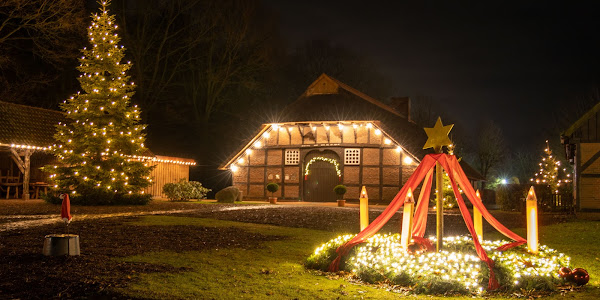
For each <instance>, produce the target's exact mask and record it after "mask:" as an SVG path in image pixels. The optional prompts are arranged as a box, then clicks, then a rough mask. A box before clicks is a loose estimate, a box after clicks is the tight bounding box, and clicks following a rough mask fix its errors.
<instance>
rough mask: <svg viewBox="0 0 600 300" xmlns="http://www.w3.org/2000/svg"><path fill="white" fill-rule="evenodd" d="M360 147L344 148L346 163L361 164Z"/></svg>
mask: <svg viewBox="0 0 600 300" xmlns="http://www.w3.org/2000/svg"><path fill="white" fill-rule="evenodd" d="M360 152H361V151H360V148H346V149H344V165H354V166H356V165H360Z"/></svg>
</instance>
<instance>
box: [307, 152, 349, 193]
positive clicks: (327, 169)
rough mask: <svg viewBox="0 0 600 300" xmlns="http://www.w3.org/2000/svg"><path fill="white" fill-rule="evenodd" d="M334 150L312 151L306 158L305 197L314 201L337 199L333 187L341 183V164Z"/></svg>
mask: <svg viewBox="0 0 600 300" xmlns="http://www.w3.org/2000/svg"><path fill="white" fill-rule="evenodd" d="M339 161H340V159H339V156H338V155H337V154H336V153H335V152H333V151H328V150H325V151H318V150H315V151H311V152H309V153H308V154H306V156H305V158H304V166H303V169H302V171H303V175H304V186H303V199H304V201H312V202H329V201H335V200H336V195H335V193H334V192H333V188H334V187H335V186H336V185H338V184H340V179H341V174H342V173H341V165H340V163H339Z"/></svg>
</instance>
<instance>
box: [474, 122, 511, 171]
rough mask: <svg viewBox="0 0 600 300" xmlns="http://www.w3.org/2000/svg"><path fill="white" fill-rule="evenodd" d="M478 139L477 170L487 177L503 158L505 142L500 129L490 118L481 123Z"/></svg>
mask: <svg viewBox="0 0 600 300" xmlns="http://www.w3.org/2000/svg"><path fill="white" fill-rule="evenodd" d="M478 140H479V141H478V147H477V153H476V156H477V163H478V167H479V171H480V172H481V175H483V176H485V177H486V178H488V177H489V176H490V175H491V174H493V172H494V171H496V170H497V168H498V166H499V165H500V164H501V163H502V161H503V160H504V158H505V153H506V144H505V142H504V137H503V134H502V130H501V129H500V127H498V126H497V125H496V124H495V123H494V122H493V121H491V120H487V121H485V122H484V123H483V125H482V127H481V130H480V132H479V138H478ZM488 179H489V178H488Z"/></svg>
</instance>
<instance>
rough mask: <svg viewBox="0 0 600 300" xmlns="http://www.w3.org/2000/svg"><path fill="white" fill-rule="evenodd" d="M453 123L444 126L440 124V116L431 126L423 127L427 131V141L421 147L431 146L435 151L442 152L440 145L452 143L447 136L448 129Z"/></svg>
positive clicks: (450, 128)
mask: <svg viewBox="0 0 600 300" xmlns="http://www.w3.org/2000/svg"><path fill="white" fill-rule="evenodd" d="M453 126H454V124H450V125H446V126H444V125H443V124H442V118H439V117H438V119H437V121H436V122H435V125H434V126H433V128H423V129H425V133H427V142H426V143H425V146H423V149H427V148H433V150H434V151H435V153H442V147H443V146H448V145H451V144H452V141H451V140H450V138H449V137H448V134H449V133H450V130H452V127H453Z"/></svg>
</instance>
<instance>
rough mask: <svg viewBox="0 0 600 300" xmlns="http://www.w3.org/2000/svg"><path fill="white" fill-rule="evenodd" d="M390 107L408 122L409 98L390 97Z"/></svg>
mask: <svg viewBox="0 0 600 300" xmlns="http://www.w3.org/2000/svg"><path fill="white" fill-rule="evenodd" d="M390 107H391V108H393V109H394V110H395V111H397V112H398V113H399V114H401V115H403V116H405V117H406V119H407V120H408V121H410V98H409V97H392V98H391V99H390Z"/></svg>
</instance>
